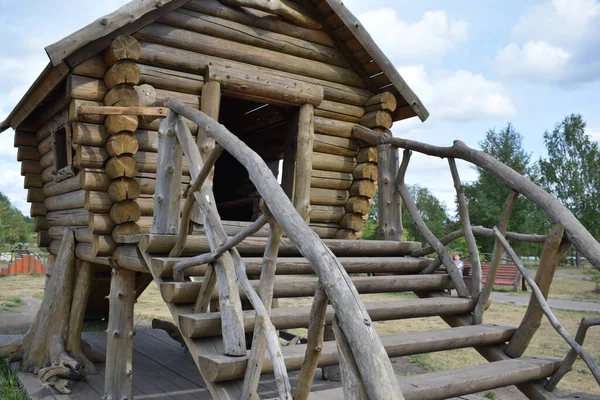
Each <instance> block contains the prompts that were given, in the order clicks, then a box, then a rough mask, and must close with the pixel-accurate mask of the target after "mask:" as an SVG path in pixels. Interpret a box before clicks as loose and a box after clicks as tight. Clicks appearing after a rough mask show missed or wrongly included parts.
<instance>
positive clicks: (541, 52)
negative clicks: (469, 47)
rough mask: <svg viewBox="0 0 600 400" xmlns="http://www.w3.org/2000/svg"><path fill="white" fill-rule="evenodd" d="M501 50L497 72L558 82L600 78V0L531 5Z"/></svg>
mask: <svg viewBox="0 0 600 400" xmlns="http://www.w3.org/2000/svg"><path fill="white" fill-rule="evenodd" d="M513 39H514V41H513V43H510V44H508V45H507V46H505V47H504V48H503V49H501V50H500V51H499V52H498V54H497V56H496V62H495V68H496V70H497V72H498V73H499V74H501V75H503V76H505V77H507V78H522V79H527V80H532V81H543V82H551V83H559V84H576V83H580V82H586V81H595V80H598V79H600V0H552V1H549V2H545V3H541V4H538V5H536V6H534V7H531V8H530V9H529V10H528V11H527V12H526V13H525V14H524V15H523V16H522V17H521V19H520V21H519V22H518V23H517V25H516V26H515V27H514V28H513Z"/></svg>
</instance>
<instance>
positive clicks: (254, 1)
mask: <svg viewBox="0 0 600 400" xmlns="http://www.w3.org/2000/svg"><path fill="white" fill-rule="evenodd" d="M222 3H225V4H228V5H230V6H237V7H248V8H254V9H257V10H261V11H265V12H268V13H270V14H275V15H278V16H280V17H283V18H285V19H287V20H289V21H290V22H292V23H294V24H296V25H299V26H301V27H303V28H308V29H321V28H322V26H321V24H320V23H319V22H318V21H316V20H315V19H313V18H311V17H309V16H307V15H306V11H305V10H303V9H302V8H301V7H299V6H298V5H297V4H296V3H294V2H292V1H288V0H273V1H266V2H265V1H261V0H223V1H222Z"/></svg>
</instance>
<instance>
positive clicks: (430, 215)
mask: <svg viewBox="0 0 600 400" xmlns="http://www.w3.org/2000/svg"><path fill="white" fill-rule="evenodd" d="M408 190H409V191H410V194H411V197H412V198H413V200H414V201H415V203H416V205H417V209H418V210H419V212H420V214H421V218H423V221H425V224H426V225H427V226H428V227H429V229H431V231H432V232H433V233H434V234H435V235H436V236H437V237H438V238H441V237H442V236H444V235H445V234H446V233H447V232H446V230H447V226H448V224H449V222H450V221H449V219H448V213H447V211H446V207H445V206H444V205H443V204H442V202H441V201H440V200H439V199H438V198H437V197H435V196H434V195H433V194H432V193H431V192H430V191H429V189H427V188H424V187H421V186H419V185H414V186H413V185H409V186H408ZM378 211H379V198H378V196H377V195H375V198H374V199H373V205H372V207H371V212H370V213H369V217H368V219H367V222H366V223H365V226H364V227H363V235H362V238H363V239H365V240H375V239H377V235H378V228H379V215H378ZM402 225H403V227H404V240H411V241H417V242H421V243H423V244H425V240H424V239H423V238H422V237H421V235H420V234H419V232H418V230H417V228H416V225H415V224H414V223H413V221H412V219H411V218H410V215H408V212H407V211H406V208H405V207H402Z"/></svg>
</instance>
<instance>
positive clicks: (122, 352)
mask: <svg viewBox="0 0 600 400" xmlns="http://www.w3.org/2000/svg"><path fill="white" fill-rule="evenodd" d="M134 288H135V271H130V270H127V269H123V268H114V269H113V272H112V279H111V282H110V295H109V296H108V299H109V307H110V308H109V315H108V329H107V331H106V334H107V338H108V342H107V344H106V373H105V381H104V395H105V396H106V399H107V400H125V399H127V400H130V399H133V394H132V390H133V386H132V376H133V365H132V357H133V336H134V332H133V305H134V303H135V289H134Z"/></svg>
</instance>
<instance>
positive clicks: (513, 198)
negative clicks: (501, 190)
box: [473, 190, 519, 324]
mask: <svg viewBox="0 0 600 400" xmlns="http://www.w3.org/2000/svg"><path fill="white" fill-rule="evenodd" d="M518 198H519V194H518V193H517V192H515V191H514V190H513V191H511V192H510V194H509V195H508V198H507V199H506V201H505V202H504V207H503V208H502V214H501V215H500V219H499V221H498V224H497V225H496V227H497V228H498V229H499V230H500V232H501V233H502V234H504V232H506V231H507V230H508V222H509V220H510V216H511V214H512V210H513V208H514V207H515V204H516V203H517V200H518ZM496 227H494V228H496ZM494 233H495V232H494ZM502 253H503V248H502V245H501V244H500V241H499V240H498V239H497V238H496V241H495V242H494V251H493V253H492V261H491V263H490V268H489V269H488V275H487V280H486V282H485V285H484V286H483V289H482V290H481V294H480V295H479V298H478V299H477V306H475V311H474V312H473V322H474V323H476V324H479V323H481V322H482V321H483V312H484V310H485V308H486V303H487V301H488V300H489V298H490V296H491V294H492V289H493V288H494V282H495V281H496V276H497V274H498V269H499V267H500V263H501V261H502Z"/></svg>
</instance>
